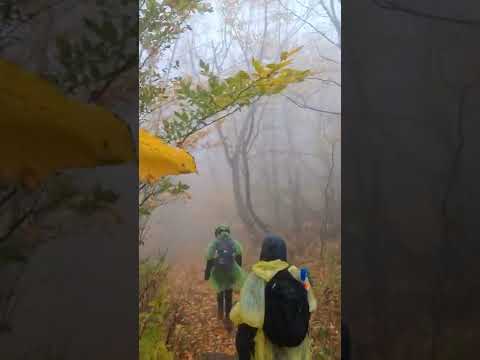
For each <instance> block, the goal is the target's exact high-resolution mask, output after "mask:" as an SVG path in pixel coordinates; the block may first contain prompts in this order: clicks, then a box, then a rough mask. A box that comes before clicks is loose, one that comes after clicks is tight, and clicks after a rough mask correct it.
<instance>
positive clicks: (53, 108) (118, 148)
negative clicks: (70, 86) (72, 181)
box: [0, 60, 135, 186]
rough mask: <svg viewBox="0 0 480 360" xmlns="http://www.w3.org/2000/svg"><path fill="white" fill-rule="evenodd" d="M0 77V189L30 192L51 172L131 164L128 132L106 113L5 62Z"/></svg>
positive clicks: (112, 115)
mask: <svg viewBox="0 0 480 360" xmlns="http://www.w3.org/2000/svg"><path fill="white" fill-rule="evenodd" d="M0 74H1V76H2V81H0V108H1V109H2V115H1V119H2V125H1V129H2V131H1V135H0V136H1V138H0V163H1V166H0V182H1V183H4V184H11V183H18V182H23V183H24V184H25V183H29V184H30V185H32V186H33V185H35V184H38V183H39V182H40V181H42V180H43V179H44V178H45V177H47V176H48V175H50V174H51V173H53V172H55V171H59V170H66V169H72V168H90V167H96V166H101V165H108V164H121V163H125V162H129V161H132V160H134V154H135V152H134V145H133V140H132V136H131V133H130V130H129V128H128V126H127V124H126V123H125V122H123V121H122V120H120V119H118V118H117V117H115V115H114V114H112V113H111V112H109V111H107V110H106V109H104V108H101V107H99V106H95V105H90V104H83V103H81V102H79V101H75V100H72V99H69V98H67V97H65V96H64V95H63V94H62V93H61V92H60V91H59V90H58V89H57V88H56V87H55V86H53V85H52V84H51V83H49V82H48V81H46V80H44V79H42V78H40V77H38V76H36V75H34V74H33V73H30V72H28V71H25V70H23V69H22V68H20V67H19V66H17V65H14V64H12V63H9V62H7V61H4V60H0Z"/></svg>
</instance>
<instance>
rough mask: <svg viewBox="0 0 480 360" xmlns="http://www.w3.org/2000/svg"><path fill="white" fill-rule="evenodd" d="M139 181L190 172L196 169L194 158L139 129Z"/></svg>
mask: <svg viewBox="0 0 480 360" xmlns="http://www.w3.org/2000/svg"><path fill="white" fill-rule="evenodd" d="M139 148H140V149H139V152H140V156H139V157H140V159H139V172H140V174H139V175H140V181H141V182H144V183H152V182H155V181H157V180H158V179H159V178H160V177H162V176H166V175H180V174H190V173H194V172H196V171H197V167H196V164H195V159H194V158H193V157H192V156H191V155H190V154H189V153H188V152H186V151H185V150H183V149H180V148H176V147H174V146H171V145H169V144H167V143H165V142H164V141H163V140H161V139H160V138H158V137H156V136H154V135H152V134H150V133H149V132H148V131H146V130H144V129H140V146H139Z"/></svg>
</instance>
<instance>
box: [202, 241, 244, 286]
mask: <svg viewBox="0 0 480 360" xmlns="http://www.w3.org/2000/svg"><path fill="white" fill-rule="evenodd" d="M229 239H231V238H230V234H228V233H225V232H222V233H220V234H219V236H218V237H217V239H215V240H213V241H212V242H210V244H209V245H208V248H207V254H206V261H209V260H213V259H215V255H216V247H217V244H218V242H219V241H228V240H229ZM231 241H233V244H234V248H235V254H234V256H238V255H240V256H242V255H243V249H242V246H241V245H240V243H239V242H238V241H236V240H233V239H231ZM244 279H245V273H244V272H243V270H242V268H241V267H240V266H239V265H238V264H237V262H236V261H234V263H233V268H232V271H231V272H229V273H225V272H222V271H218V270H217V269H215V265H214V266H213V268H212V270H211V272H210V278H209V280H208V281H209V282H210V284H211V285H212V287H213V288H214V289H215V291H216V292H217V293H218V292H221V291H224V290H227V289H233V290H234V291H240V289H241V288H242V284H243V281H244Z"/></svg>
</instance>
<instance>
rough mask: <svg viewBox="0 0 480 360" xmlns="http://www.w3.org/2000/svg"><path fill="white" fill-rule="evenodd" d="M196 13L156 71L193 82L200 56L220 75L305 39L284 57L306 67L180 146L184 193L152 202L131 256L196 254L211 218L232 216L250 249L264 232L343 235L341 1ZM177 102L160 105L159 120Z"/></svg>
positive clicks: (209, 232)
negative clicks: (191, 161)
mask: <svg viewBox="0 0 480 360" xmlns="http://www.w3.org/2000/svg"><path fill="white" fill-rule="evenodd" d="M210 3H211V5H212V7H213V10H214V11H213V12H212V13H209V14H201V15H196V16H194V17H193V18H192V19H191V20H190V21H189V26H190V30H189V31H186V32H185V33H183V34H182V35H181V36H180V37H179V38H178V39H177V40H176V41H175V43H174V44H173V46H172V47H171V48H170V49H169V50H170V51H169V55H168V56H166V57H164V60H162V61H164V62H162V63H161V64H159V67H161V68H163V69H164V70H163V72H164V76H165V77H166V78H168V79H174V78H175V77H176V76H182V77H191V78H192V80H193V81H197V82H199V83H201V82H202V80H203V79H202V76H201V74H200V67H199V62H200V60H202V61H204V62H205V63H208V64H209V65H210V69H211V70H212V71H214V72H215V73H216V74H217V75H220V76H222V77H223V76H228V75H230V74H232V73H235V72H237V71H239V70H246V71H250V70H251V59H252V58H253V57H255V58H257V59H260V60H261V61H262V62H263V63H268V62H276V61H278V60H279V58H280V54H281V52H282V51H288V50H292V49H294V48H296V47H298V46H302V49H301V51H300V52H299V53H297V54H296V55H295V56H294V59H295V60H294V63H293V64H292V65H291V66H292V67H294V68H296V69H300V70H304V69H310V70H311V71H312V75H311V76H309V78H308V79H307V80H305V81H304V82H303V83H300V84H295V85H293V86H289V87H288V89H287V90H285V91H284V92H282V93H281V94H279V95H275V96H272V97H268V98H264V99H262V100H261V101H258V102H257V103H255V104H254V105H253V106H251V107H249V108H247V109H244V110H242V111H241V112H237V113H235V114H233V115H231V116H229V117H228V118H226V119H225V121H224V122H223V123H222V124H221V125H220V126H216V127H213V126H212V127H210V128H207V130H206V131H205V134H204V136H203V137H202V138H201V139H199V140H198V141H196V142H195V143H194V145H193V146H191V147H190V148H189V151H190V152H191V153H192V155H193V156H194V157H195V159H196V162H197V167H198V174H193V175H185V176H181V177H179V178H178V179H179V180H180V181H182V182H184V183H186V184H188V185H189V186H190V189H189V191H188V195H189V196H188V198H185V199H183V200H175V201H172V202H169V203H168V204H167V205H165V206H160V207H158V208H157V209H156V210H155V212H154V213H153V215H152V218H151V220H150V222H149V234H148V236H147V238H146V239H145V243H144V246H142V247H140V257H141V258H145V257H148V256H153V255H157V254H158V253H159V252H163V251H165V250H168V254H169V256H170V257H177V258H178V257H181V256H183V255H192V254H193V255H194V256H203V253H200V252H199V251H203V249H204V248H205V246H206V245H207V243H208V242H209V241H211V240H212V238H213V231H214V228H215V226H216V225H218V224H221V223H226V224H228V225H230V226H231V228H232V234H233V236H234V237H235V238H236V239H237V240H239V241H241V242H242V243H243V245H244V247H245V248H246V251H247V254H248V253H251V254H256V252H257V251H258V245H259V243H260V242H261V239H262V236H263V234H264V233H265V232H274V233H278V234H282V235H283V236H285V237H286V239H287V242H288V243H289V244H290V247H292V244H295V247H296V248H298V250H299V251H300V252H302V251H303V252H304V251H307V249H308V247H309V246H319V244H323V243H324V242H325V241H327V240H331V239H339V237H340V224H341V219H340V201H341V198H340V193H341V189H340V185H341V181H340V169H341V152H340V129H341V127H340V123H341V122H340V105H341V104H340V93H341V83H340V82H341V78H340V77H341V73H340V71H341V66H340V55H341V52H340V44H341V41H340V1H338V0H332V1H327V0H315V1H305V2H304V1H297V0H288V1H287V0H282V1H278V0H272V1H270V0H267V1H250V0H248V1H230V0H228V1H224V0H217V1H213V2H210ZM174 110H175V109H173V108H169V107H168V106H164V107H162V109H161V110H159V111H157V112H156V113H154V114H153V116H152V117H151V121H152V122H154V123H158V126H161V121H162V120H163V119H165V118H167V117H169V116H171V115H172V114H173V111H174Z"/></svg>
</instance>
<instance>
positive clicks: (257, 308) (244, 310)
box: [230, 260, 317, 360]
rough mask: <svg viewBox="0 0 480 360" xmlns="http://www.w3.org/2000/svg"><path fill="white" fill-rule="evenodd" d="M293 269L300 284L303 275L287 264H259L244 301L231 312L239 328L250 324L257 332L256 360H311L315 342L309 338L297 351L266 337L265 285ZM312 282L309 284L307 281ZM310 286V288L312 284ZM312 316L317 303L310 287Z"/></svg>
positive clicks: (247, 284) (244, 291)
mask: <svg viewBox="0 0 480 360" xmlns="http://www.w3.org/2000/svg"><path fill="white" fill-rule="evenodd" d="M286 268H289V272H290V273H291V274H292V275H293V277H294V278H296V279H297V280H299V281H300V271H299V269H298V268H296V267H295V266H290V267H289V264H288V263H286V262H285V261H282V260H273V261H259V262H257V263H256V264H255V265H254V266H253V267H252V273H251V274H250V275H249V276H248V277H247V279H246V280H245V283H244V286H243V288H242V290H241V292H240V300H239V302H238V303H237V304H235V306H234V307H233V309H232V311H231V312H230V319H231V320H232V321H233V323H234V324H235V325H236V326H238V325H240V324H247V325H249V326H251V327H254V328H256V329H257V334H256V336H255V356H254V359H255V360H310V359H311V357H312V355H311V341H310V338H309V337H308V336H307V337H306V338H305V340H304V341H303V343H302V344H300V345H299V346H297V347H293V348H280V347H277V346H275V345H273V344H272V343H271V342H270V341H268V339H267V338H266V337H265V335H264V333H263V330H262V327H263V319H264V315H265V285H266V283H267V282H268V281H269V280H270V279H271V278H273V277H274V276H275V274H276V273H277V272H279V271H281V270H284V269H286ZM307 281H308V280H307ZM309 285H310V284H309ZM307 295H308V303H309V307H310V312H313V311H315V309H316V308H317V301H316V300H315V296H314V294H313V291H312V287H311V286H309V290H308V292H307Z"/></svg>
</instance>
